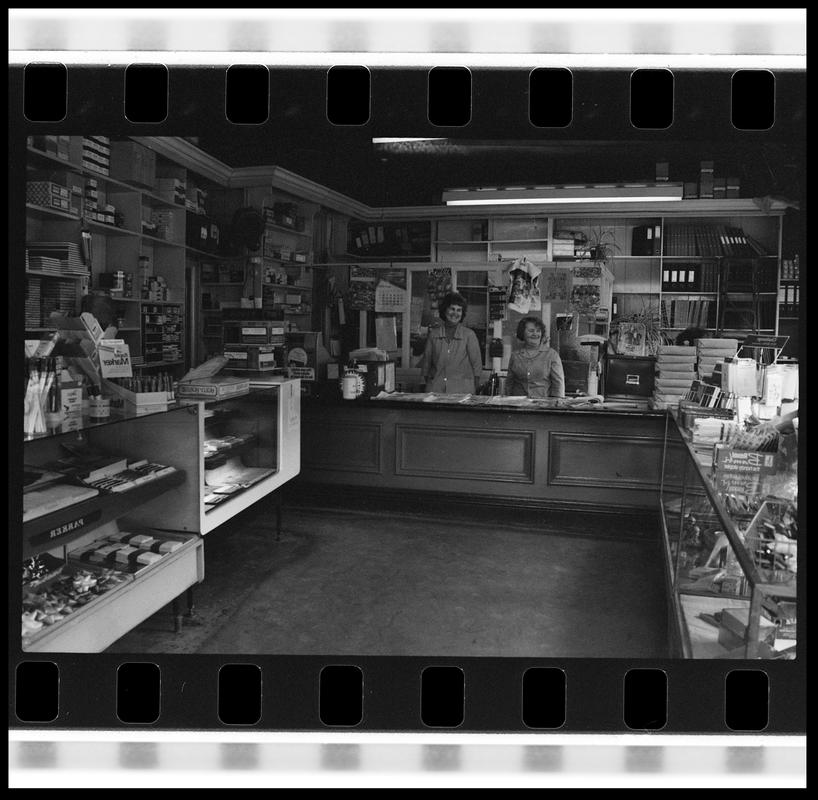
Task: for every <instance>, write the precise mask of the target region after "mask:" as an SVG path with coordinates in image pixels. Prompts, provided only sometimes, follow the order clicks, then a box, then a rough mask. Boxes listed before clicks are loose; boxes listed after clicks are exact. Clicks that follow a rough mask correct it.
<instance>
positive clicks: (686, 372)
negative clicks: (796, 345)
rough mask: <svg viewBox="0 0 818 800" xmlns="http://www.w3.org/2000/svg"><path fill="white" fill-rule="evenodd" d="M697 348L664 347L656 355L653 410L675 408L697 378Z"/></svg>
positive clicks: (652, 399) (670, 345)
mask: <svg viewBox="0 0 818 800" xmlns="http://www.w3.org/2000/svg"><path fill="white" fill-rule="evenodd" d="M695 370H696V348H695V347H690V346H684V345H673V344H666V345H662V346H661V347H660V348H659V350H658V352H657V354H656V381H655V383H654V388H653V396H652V398H651V408H654V409H665V408H675V407H676V406H677V405H678V404H679V400H681V399H682V398H683V397H684V396H685V395H686V394H687V392H688V391H689V390H690V385H691V384H692V383H693V381H694V379H695V378H696V372H695Z"/></svg>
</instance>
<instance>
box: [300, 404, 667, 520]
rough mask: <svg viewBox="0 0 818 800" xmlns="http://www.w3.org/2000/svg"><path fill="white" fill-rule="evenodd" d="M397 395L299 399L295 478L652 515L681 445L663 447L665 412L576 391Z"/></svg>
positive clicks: (473, 499)
mask: <svg viewBox="0 0 818 800" xmlns="http://www.w3.org/2000/svg"><path fill="white" fill-rule="evenodd" d="M424 397H425V398H426V399H425V400H424ZM398 398H399V399H394V397H393V399H371V400H364V399H357V400H353V401H350V400H342V399H340V398H336V397H329V398H304V401H303V405H302V411H303V422H302V426H301V432H302V434H301V453H302V472H301V478H300V480H301V481H302V482H308V483H312V484H324V485H333V486H336V487H341V486H344V487H350V488H359V489H361V490H382V491H384V492H388V493H390V494H394V493H412V494H417V495H418V496H421V495H423V496H426V497H428V496H429V493H430V492H434V493H436V494H437V495H438V496H447V495H448V496H450V497H452V498H453V499H465V498H467V497H468V500H469V502H470V503H478V504H479V503H486V504H492V505H501V506H513V507H520V506H523V505H524V506H527V507H531V508H538V507H539V508H543V509H545V508H555V509H557V508H562V509H566V510H567V509H571V510H577V509H585V510H588V511H597V512H599V511H604V512H608V513H618V512H623V511H628V512H637V513H646V514H651V515H652V514H655V513H656V510H657V508H658V503H659V499H658V498H659V494H658V493H659V484H660V478H661V475H662V465H663V459H665V461H666V464H665V480H666V481H668V480H669V481H674V480H676V479H677V473H679V474H680V473H681V464H682V451H681V448H674V449H673V451H672V452H669V453H668V455H667V458H665V452H664V442H665V430H666V425H667V424H668V417H667V413H666V412H664V411H640V410H637V409H629V408H622V407H620V406H618V405H615V404H611V405H608V404H605V403H600V402H598V401H597V402H582V401H581V400H578V401H576V402H575V401H573V400H572V401H569V403H568V404H564V405H563V404H561V405H562V407H549V405H551V406H553V401H552V403H551V404H547V403H544V402H540V403H537V404H523V403H522V401H521V400H515V399H513V398H512V399H509V404H504V401H503V400H501V399H500V398H472V399H471V400H466V402H464V403H459V402H453V401H452V399H448V401H447V399H446V398H431V401H429V400H430V398H429V397H428V396H423V395H405V396H403V398H400V396H398ZM404 398H405V399H404ZM671 424H672V423H671Z"/></svg>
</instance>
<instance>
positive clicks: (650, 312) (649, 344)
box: [610, 304, 673, 356]
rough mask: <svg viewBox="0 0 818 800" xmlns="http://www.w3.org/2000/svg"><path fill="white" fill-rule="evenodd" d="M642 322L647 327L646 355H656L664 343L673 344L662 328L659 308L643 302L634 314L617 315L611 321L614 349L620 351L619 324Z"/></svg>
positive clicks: (611, 336)
mask: <svg viewBox="0 0 818 800" xmlns="http://www.w3.org/2000/svg"><path fill="white" fill-rule="evenodd" d="M623 322H624V323H641V324H642V325H644V327H645V355H648V356H655V355H656V354H657V353H658V352H659V347H660V346H661V345H663V344H673V341H672V339H670V338H669V337H668V336H667V334H666V333H665V332H664V331H663V330H662V327H661V326H662V321H661V317H660V314H659V309H658V307H656V306H653V305H648V304H643V305H642V308H641V310H639V311H636V312H634V313H633V314H626V315H622V316H619V317H617V318H616V319H615V320H614V321H613V322H612V323H611V333H610V338H611V340H612V342H613V345H614V351H615V352H619V349H618V344H619V326H620V323H623Z"/></svg>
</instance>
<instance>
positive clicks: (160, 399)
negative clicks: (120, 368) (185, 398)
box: [103, 380, 173, 416]
mask: <svg viewBox="0 0 818 800" xmlns="http://www.w3.org/2000/svg"><path fill="white" fill-rule="evenodd" d="M103 386H104V388H105V393H106V394H108V395H110V396H111V397H118V398H120V399H121V400H122V401H123V402H124V403H125V407H126V410H127V411H128V412H129V413H131V414H136V415H137V416H141V415H142V414H153V413H154V412H156V411H167V409H168V403H169V402H173V397H172V395H171V394H170V393H169V392H132V391H131V390H130V389H126V388H125V387H124V386H120V385H119V384H118V383H114V382H113V381H107V380H106V381H103Z"/></svg>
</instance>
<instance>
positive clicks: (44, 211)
mask: <svg viewBox="0 0 818 800" xmlns="http://www.w3.org/2000/svg"><path fill="white" fill-rule="evenodd" d="M26 212H28V213H30V214H32V215H34V216H37V217H40V218H42V219H45V220H55V221H60V220H68V221H70V222H79V221H80V218H79V217H78V216H77V215H76V214H69V213H68V212H66V211H60V210H59V209H58V208H48V207H47V206H38V205H35V204H34V203H26Z"/></svg>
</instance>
